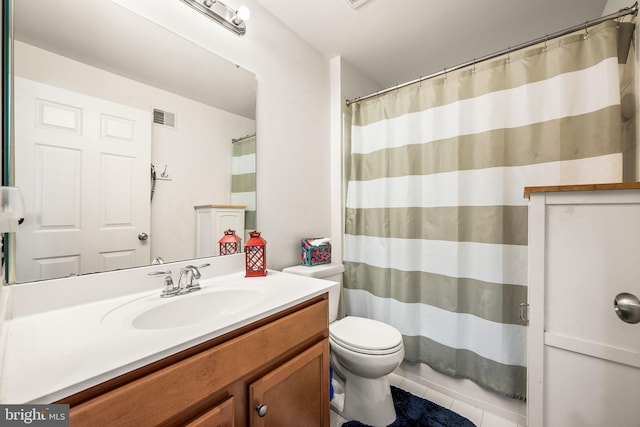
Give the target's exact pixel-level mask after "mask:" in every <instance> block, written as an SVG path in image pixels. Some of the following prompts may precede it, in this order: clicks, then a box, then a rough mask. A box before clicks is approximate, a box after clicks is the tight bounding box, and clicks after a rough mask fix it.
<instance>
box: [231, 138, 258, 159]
mask: <svg viewBox="0 0 640 427" xmlns="http://www.w3.org/2000/svg"><path fill="white" fill-rule="evenodd" d="M255 152H256V137H255V136H252V137H249V138H246V139H243V140H241V141H237V142H235V143H234V144H233V156H234V157H240V156H246V155H248V154H254V153H255Z"/></svg>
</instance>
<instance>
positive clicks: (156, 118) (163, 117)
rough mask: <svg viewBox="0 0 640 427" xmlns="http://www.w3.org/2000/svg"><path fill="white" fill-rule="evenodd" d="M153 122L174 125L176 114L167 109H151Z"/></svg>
mask: <svg viewBox="0 0 640 427" xmlns="http://www.w3.org/2000/svg"><path fill="white" fill-rule="evenodd" d="M153 123H155V124H157V125H162V126H168V127H171V128H173V127H176V115H175V114H174V113H170V112H168V111H162V110H158V109H157V108H154V109H153Z"/></svg>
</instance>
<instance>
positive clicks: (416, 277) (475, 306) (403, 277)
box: [344, 262, 527, 325]
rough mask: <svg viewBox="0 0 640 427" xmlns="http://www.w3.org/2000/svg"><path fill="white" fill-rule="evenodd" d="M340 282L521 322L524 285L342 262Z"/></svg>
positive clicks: (457, 310) (385, 294)
mask: <svg viewBox="0 0 640 427" xmlns="http://www.w3.org/2000/svg"><path fill="white" fill-rule="evenodd" d="M344 286H345V288H348V289H361V290H366V291H367V292H370V293H371V294H373V295H375V296H377V297H380V298H393V299H395V300H398V301H400V302H405V303H421V304H426V305H431V306H434V307H438V308H441V309H443V310H447V311H451V312H455V313H467V314H473V315H474V316H478V317H480V318H482V319H486V320H490V321H492V322H498V323H506V324H513V325H522V324H523V323H522V321H521V320H520V315H519V307H520V303H523V302H527V287H526V286H521V285H510V284H500V283H489V282H483V281H481V280H475V279H468V278H458V277H449V276H443V275H439V274H434V273H427V272H422V271H400V270H394V269H385V268H379V267H374V266H370V265H367V264H364V263H354V262H345V276H344Z"/></svg>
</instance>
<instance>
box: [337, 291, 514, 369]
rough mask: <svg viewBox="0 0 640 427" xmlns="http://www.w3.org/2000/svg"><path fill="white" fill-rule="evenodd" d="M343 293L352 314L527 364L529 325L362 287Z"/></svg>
mask: <svg viewBox="0 0 640 427" xmlns="http://www.w3.org/2000/svg"><path fill="white" fill-rule="evenodd" d="M344 295H345V310H346V312H347V313H348V314H349V315H352V316H361V317H368V318H372V319H376V320H379V321H381V322H385V323H387V324H390V325H392V326H393V327H395V328H396V329H398V330H399V331H400V333H401V334H402V335H406V336H418V335H419V336H423V337H427V338H429V339H432V340H434V341H436V342H438V343H440V344H443V345H446V346H448V347H452V348H457V349H465V350H470V351H473V352H474V353H477V354H479V355H480V356H482V357H485V358H487V359H491V360H494V361H496V362H499V363H503V364H507V365H518V366H526V364H527V355H526V347H527V345H526V344H527V341H526V335H527V329H526V327H524V326H519V325H508V324H503V323H497V322H492V321H490V320H486V319H482V318H479V317H477V316H473V315H471V314H464V313H454V312H450V311H446V310H442V309H440V308H437V307H433V306H430V305H426V304H419V303H403V302H400V301H397V300H395V299H392V298H380V297H377V296H375V295H372V294H370V293H369V292H367V291H363V290H360V289H345V290H344Z"/></svg>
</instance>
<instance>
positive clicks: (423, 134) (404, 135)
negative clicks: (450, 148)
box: [351, 58, 620, 153]
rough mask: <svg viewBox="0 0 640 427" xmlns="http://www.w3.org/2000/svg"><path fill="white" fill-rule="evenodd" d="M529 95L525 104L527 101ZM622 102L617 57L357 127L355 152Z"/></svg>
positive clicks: (510, 125)
mask: <svg viewBox="0 0 640 427" xmlns="http://www.w3.org/2000/svg"><path fill="white" fill-rule="evenodd" d="M523 100H526V103H523ZM619 103H620V92H619V89H618V61H617V58H608V59H605V60H603V61H602V62H600V63H599V64H596V65H594V66H592V67H589V68H586V69H583V70H580V71H575V72H571V73H564V74H560V75H558V76H555V77H552V78H549V79H547V80H543V81H540V82H534V83H529V84H527V85H523V86H519V87H516V88H513V89H506V90H501V91H497V92H491V93H488V94H486V95H482V96H478V97H476V98H470V99H464V100H460V101H456V102H453V103H451V104H447V105H442V106H438V107H434V108H430V109H427V110H424V111H419V112H415V113H410V114H405V115H402V116H399V117H394V118H391V119H387V120H380V121H378V122H374V123H371V124H369V125H365V126H353V127H352V130H351V132H352V134H351V138H352V148H351V150H352V153H370V152H373V151H376V150H380V149H383V148H391V147H399V146H402V145H408V144H422V143H426V142H431V141H437V140H441V139H446V138H451V137H455V136H457V135H469V134H476V133H482V132H487V131H490V130H493V129H505V128H515V127H521V126H526V125H530V124H533V123H540V122H545V121H549V120H555V119H560V118H562V117H568V116H575V115H579V114H586V113H589V112H592V111H597V110H601V109H603V108H605V107H608V106H611V105H616V104H619Z"/></svg>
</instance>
